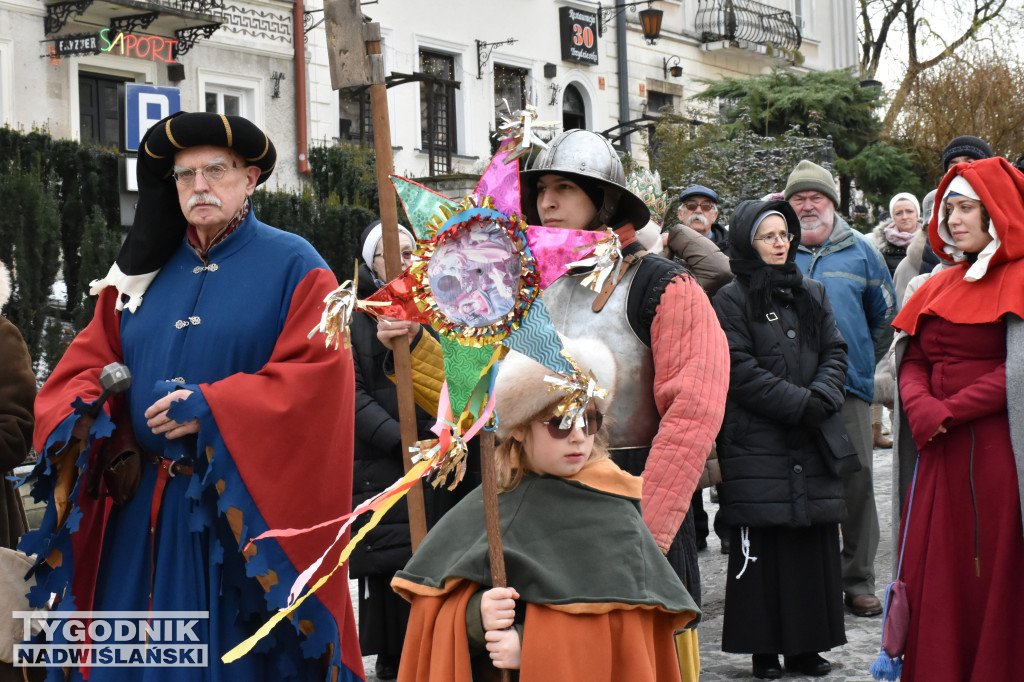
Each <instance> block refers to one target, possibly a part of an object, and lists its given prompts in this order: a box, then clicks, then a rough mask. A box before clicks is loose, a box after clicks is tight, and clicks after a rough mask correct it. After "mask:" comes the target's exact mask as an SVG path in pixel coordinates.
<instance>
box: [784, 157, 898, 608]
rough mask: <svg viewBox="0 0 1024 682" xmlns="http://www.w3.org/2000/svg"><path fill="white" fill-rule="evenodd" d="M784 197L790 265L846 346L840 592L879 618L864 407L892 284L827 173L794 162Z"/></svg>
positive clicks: (887, 337) (886, 335) (891, 307)
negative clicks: (854, 462) (847, 467)
mask: <svg viewBox="0 0 1024 682" xmlns="http://www.w3.org/2000/svg"><path fill="white" fill-rule="evenodd" d="M785 197H786V200H787V201H788V202H789V203H790V205H791V206H792V207H793V209H794V210H795V211H796V214H797V216H799V218H800V246H799V250H798V251H797V256H796V262H797V265H799V266H800V269H801V270H803V272H804V274H805V275H807V276H808V277H810V278H812V279H816V280H818V281H819V282H821V283H822V284H824V285H825V291H826V292H827V293H828V298H829V301H830V302H831V304H832V309H833V311H834V312H835V317H836V326H837V327H839V331H840V332H841V333H842V335H843V338H845V339H846V343H847V344H848V345H849V369H848V370H847V374H846V402H845V403H844V405H843V410H842V414H843V421H844V422H845V424H846V429H847V431H849V433H850V437H851V438H852V439H853V443H854V446H855V447H856V448H857V456H858V458H859V459H860V463H861V470H860V471H858V472H855V473H852V474H847V475H846V476H845V477H844V481H843V483H844V496H845V498H846V507H847V511H848V514H849V515H848V516H847V519H846V521H845V522H844V523H843V524H842V535H843V554H842V561H843V591H844V592H845V593H846V605H847V606H849V607H850V609H851V611H853V613H854V614H855V615H858V616H874V615H878V614H879V613H881V612H882V603H881V601H879V599H878V597H876V596H875V568H874V566H875V554H876V552H877V551H878V511H877V509H876V508H875V495H874V484H873V482H872V475H871V457H872V452H873V450H874V447H873V439H872V433H871V402H872V399H873V394H874V389H875V386H874V381H875V379H874V377H875V364H877V362H878V360H879V359H881V357H882V355H883V354H884V353H885V352H886V351H887V350H888V348H889V344H890V342H891V341H892V334H893V331H892V327H891V326H890V323H891V322H892V320H893V318H894V317H895V315H896V304H895V300H896V298H895V293H894V290H893V285H892V277H890V276H889V270H888V268H886V265H885V260H884V259H883V258H882V254H880V253H879V252H878V249H876V248H875V246H874V245H873V244H871V242H870V240H868V239H867V238H866V237H864V236H863V235H862V234H860V233H859V232H857V231H856V230H854V229H852V228H851V227H850V226H849V225H848V224H847V223H846V221H845V220H843V219H842V218H840V217H839V216H838V215H837V214H836V207H837V206H838V205H839V192H838V189H837V187H836V183H835V180H833V178H832V174H831V173H830V172H829V171H828V170H826V169H825V168H822V167H821V166H819V165H817V164H815V163H812V162H810V161H807V160H804V161H801V162H800V163H799V164H797V166H796V168H795V169H793V172H792V173H791V174H790V176H789V180H788V181H787V183H786V192H785Z"/></svg>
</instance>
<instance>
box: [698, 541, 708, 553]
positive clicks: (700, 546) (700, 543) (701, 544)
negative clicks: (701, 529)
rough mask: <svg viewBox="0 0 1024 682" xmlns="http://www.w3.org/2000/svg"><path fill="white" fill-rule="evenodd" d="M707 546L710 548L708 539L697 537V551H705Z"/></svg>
mask: <svg viewBox="0 0 1024 682" xmlns="http://www.w3.org/2000/svg"><path fill="white" fill-rule="evenodd" d="M707 548H708V539H707V538H704V539H703V540H702V539H700V538H697V551H698V552H703V551H704V550H705V549H707Z"/></svg>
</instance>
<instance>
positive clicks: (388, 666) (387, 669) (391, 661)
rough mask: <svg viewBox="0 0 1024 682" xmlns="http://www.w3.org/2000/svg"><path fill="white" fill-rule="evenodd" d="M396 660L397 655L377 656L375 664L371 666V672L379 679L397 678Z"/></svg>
mask: <svg viewBox="0 0 1024 682" xmlns="http://www.w3.org/2000/svg"><path fill="white" fill-rule="evenodd" d="M398 661H399V658H398V657H397V656H384V655H380V656H377V664H376V665H375V666H374V667H373V672H374V674H375V675H377V678H378V679H381V680H395V679H398Z"/></svg>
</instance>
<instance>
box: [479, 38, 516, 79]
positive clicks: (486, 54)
mask: <svg viewBox="0 0 1024 682" xmlns="http://www.w3.org/2000/svg"><path fill="white" fill-rule="evenodd" d="M515 42H518V41H517V40H516V39H515V38H508V39H507V40H502V41H501V42H498V43H485V42H484V41H482V40H478V41H476V79H477V80H480V79H481V78H483V77H484V75H483V74H484V65H486V64H487V60H488V59H490V58H491V53H492V52H494V48H496V47H501V46H502V45H511V44H512V43H515Z"/></svg>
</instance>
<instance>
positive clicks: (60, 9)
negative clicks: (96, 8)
mask: <svg viewBox="0 0 1024 682" xmlns="http://www.w3.org/2000/svg"><path fill="white" fill-rule="evenodd" d="M91 4H92V0H71V2H58V3H57V4H55V5H47V6H46V19H45V20H44V22H43V26H44V29H45V31H46V35H50V34H51V33H56V32H57V31H59V30H61V29H62V28H64V25H65V24H66V23H68V19H69V18H70V17H71V15H72V14H79V15H81V14H85V10H87V9H89V6H90V5H91Z"/></svg>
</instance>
